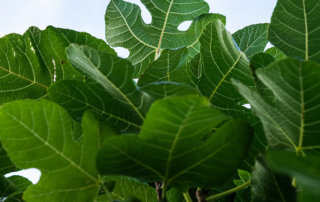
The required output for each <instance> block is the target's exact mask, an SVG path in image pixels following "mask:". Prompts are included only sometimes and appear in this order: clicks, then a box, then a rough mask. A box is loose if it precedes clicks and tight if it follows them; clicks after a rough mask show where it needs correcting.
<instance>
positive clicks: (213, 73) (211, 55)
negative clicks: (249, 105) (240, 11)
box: [196, 20, 255, 112]
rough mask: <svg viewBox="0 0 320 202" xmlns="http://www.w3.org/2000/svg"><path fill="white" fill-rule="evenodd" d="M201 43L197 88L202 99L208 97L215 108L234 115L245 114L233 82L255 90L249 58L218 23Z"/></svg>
mask: <svg viewBox="0 0 320 202" xmlns="http://www.w3.org/2000/svg"><path fill="white" fill-rule="evenodd" d="M200 42H201V44H202V46H201V58H200V60H199V63H201V64H199V66H200V68H202V71H201V73H200V75H201V77H200V79H199V80H198V82H197V83H196V84H197V86H198V88H199V90H200V91H201V93H202V95H204V96H206V97H208V98H209V101H210V102H211V104H212V105H213V106H215V107H216V108H219V109H223V110H225V111H231V112H239V111H242V110H243V107H242V106H241V104H240V102H241V101H242V100H243V98H242V96H241V95H240V94H239V93H238V92H237V90H236V89H235V88H234V87H233V85H232V84H231V82H230V81H231V79H232V78H234V79H237V80H239V81H241V82H243V83H244V84H245V85H246V86H248V87H254V86H255V83H254V78H253V75H252V72H251V69H250V68H249V62H248V60H247V58H246V56H245V55H244V54H243V53H242V52H241V51H239V50H238V48H237V47H236V45H235V44H234V41H233V39H232V37H231V35H230V34H229V33H228V32H227V30H226V29H225V28H224V25H223V23H222V22H221V21H219V20H217V21H214V22H213V23H211V24H209V25H208V26H207V27H206V29H205V30H204V32H203V34H202V36H201V38H200ZM197 59H199V58H197Z"/></svg>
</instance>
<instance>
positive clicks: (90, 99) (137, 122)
mask: <svg viewBox="0 0 320 202" xmlns="http://www.w3.org/2000/svg"><path fill="white" fill-rule="evenodd" d="M49 96H50V98H51V99H52V100H53V101H55V102H56V103H58V104H60V105H61V106H63V107H64V108H65V109H66V110H67V111H68V112H69V113H70V115H71V116H72V117H73V118H75V119H76V120H78V121H79V120H81V118H82V116H83V113H84V112H85V111H86V110H88V109H90V110H93V111H95V112H97V113H98V114H100V115H102V117H103V118H104V119H105V120H108V122H109V123H111V124H112V125H113V127H114V128H116V129H117V130H119V131H120V132H121V133H124V132H137V131H138V130H139V129H140V127H141V124H142V121H141V119H140V118H139V116H137V115H136V113H134V112H132V111H129V110H126V106H125V105H124V104H123V103H121V102H119V101H118V100H116V99H114V98H113V97H112V96H111V95H110V94H108V93H107V92H106V91H105V89H104V88H103V87H102V86H100V85H99V84H96V83H93V82H83V81H79V80H63V81H59V82H56V83H55V84H53V85H52V86H51V87H50V88H49Z"/></svg>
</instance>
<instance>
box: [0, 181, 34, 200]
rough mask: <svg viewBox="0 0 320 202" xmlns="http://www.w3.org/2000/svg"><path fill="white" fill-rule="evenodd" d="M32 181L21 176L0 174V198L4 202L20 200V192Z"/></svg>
mask: <svg viewBox="0 0 320 202" xmlns="http://www.w3.org/2000/svg"><path fill="white" fill-rule="evenodd" d="M31 184H32V183H31V182H30V181H29V180H27V179H26V178H24V177H21V176H11V177H9V178H5V177H1V176H0V199H3V200H4V201H5V202H20V201H21V202H22V201H23V199H22V194H23V192H24V191H25V190H26V189H27V187H28V186H30V185H31Z"/></svg>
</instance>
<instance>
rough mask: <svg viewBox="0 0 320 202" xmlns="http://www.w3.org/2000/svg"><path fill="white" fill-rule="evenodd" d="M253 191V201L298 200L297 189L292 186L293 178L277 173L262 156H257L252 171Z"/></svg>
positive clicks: (284, 201) (283, 201)
mask: <svg viewBox="0 0 320 202" xmlns="http://www.w3.org/2000/svg"><path fill="white" fill-rule="evenodd" d="M283 160H285V159H283ZM251 193H252V199H253V200H252V201H253V202H270V201H272V202H286V201H287V202H291V201H292V202H293V201H296V191H295V189H294V188H293V187H292V186H291V179H290V178H288V177H286V176H283V175H279V174H276V173H275V172H274V171H273V169H272V168H270V166H269V165H268V164H267V163H266V161H265V159H264V158H262V157H261V156H259V157H258V158H257V161H256V164H255V167H254V169H253V171H252V184H251Z"/></svg>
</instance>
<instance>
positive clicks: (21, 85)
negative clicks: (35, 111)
mask: <svg viewBox="0 0 320 202" xmlns="http://www.w3.org/2000/svg"><path fill="white" fill-rule="evenodd" d="M70 43H78V44H88V45H90V46H93V47H95V48H98V49H99V50H101V51H105V52H108V53H113V54H114V51H113V50H112V49H111V48H110V47H109V46H108V45H107V44H106V43H105V42H104V41H103V40H100V39H96V38H94V37H92V36H91V35H89V34H87V33H80V32H76V31H73V30H66V29H59V28H54V27H51V26H49V27H47V28H46V29H45V30H43V31H41V30H39V29H38V28H36V27H31V28H29V29H28V30H27V31H26V32H25V33H24V34H23V35H18V34H10V35H7V36H5V37H3V38H1V39H0V104H2V103H5V102H9V101H13V100H16V99H25V98H32V99H39V98H43V97H46V96H47V88H48V87H49V86H50V85H51V84H52V83H53V82H54V81H58V80H61V79H66V78H74V77H79V76H80V74H79V73H78V72H77V71H76V70H75V69H74V68H73V67H72V65H71V64H70V63H69V61H68V59H67V57H66V54H65V48H66V47H67V46H68V45H69V44H70Z"/></svg>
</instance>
